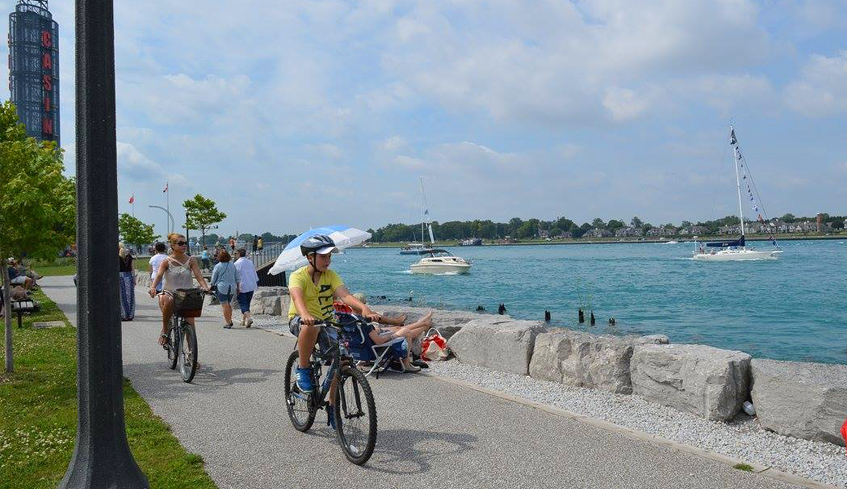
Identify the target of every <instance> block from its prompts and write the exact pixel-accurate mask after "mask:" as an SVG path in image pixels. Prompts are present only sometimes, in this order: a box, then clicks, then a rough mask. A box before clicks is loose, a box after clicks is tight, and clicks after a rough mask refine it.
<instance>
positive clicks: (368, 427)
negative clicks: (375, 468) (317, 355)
mask: <svg viewBox="0 0 847 489" xmlns="http://www.w3.org/2000/svg"><path fill="white" fill-rule="evenodd" d="M335 403H336V407H337V409H335V410H334V415H335V430H336V435H337V437H338V443H339V444H340V445H341V449H342V450H344V456H345V457H347V460H349V461H351V462H353V463H354V464H356V465H362V464H364V463H365V462H367V461H368V459H370V458H371V455H372V454H373V451H374V447H375V446H376V403H375V402H374V395H373V392H372V391H371V386H370V384H368V379H367V378H366V377H365V374H363V373H362V372H360V371H359V370H358V369H356V368H354V367H351V366H345V367H343V368H342V370H341V379H340V381H339V382H338V385H337V386H336V391H335Z"/></svg>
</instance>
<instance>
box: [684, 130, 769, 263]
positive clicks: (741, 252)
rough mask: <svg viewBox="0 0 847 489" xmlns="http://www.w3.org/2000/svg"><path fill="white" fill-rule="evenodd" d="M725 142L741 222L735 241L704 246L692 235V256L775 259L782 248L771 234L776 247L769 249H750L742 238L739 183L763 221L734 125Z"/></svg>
mask: <svg viewBox="0 0 847 489" xmlns="http://www.w3.org/2000/svg"><path fill="white" fill-rule="evenodd" d="M729 144H730V145H731V146H732V153H733V160H734V163H735V187H736V190H737V192H738V220H739V222H740V223H741V237H740V238H738V239H735V240H727V241H717V242H707V243H705V245H704V244H702V243H699V242H698V241H697V236H695V237H694V259H695V260H699V261H744V260H775V259H777V258H779V255H780V254H782V250H780V249H779V245H777V244H776V239H774V238H773V237H771V241H772V242H773V244H774V245H775V246H776V247H777V249H775V250H771V251H762V250H754V249H753V248H751V247H748V246H747V243H746V241H745V238H744V235H745V232H744V231H745V229H744V210H743V208H744V206H743V204H742V200H741V186H742V182H743V183H744V187H745V189H746V191H747V196H748V197H749V200H750V207H751V208H752V209H753V212H754V213H755V214H756V219H757V220H758V221H759V222H761V223H762V224H764V223H765V217H764V214H765V211H764V208H763V207H760V205H759V204H758V203H757V202H756V197H757V196H758V191H755V189H756V186H755V184H754V183H753V178H752V175H751V174H750V170H749V167H748V166H747V161H746V160H745V159H744V156H743V155H742V154H741V149H740V148H739V146H738V138H736V137H735V128H734V127H732V126H730V127H729Z"/></svg>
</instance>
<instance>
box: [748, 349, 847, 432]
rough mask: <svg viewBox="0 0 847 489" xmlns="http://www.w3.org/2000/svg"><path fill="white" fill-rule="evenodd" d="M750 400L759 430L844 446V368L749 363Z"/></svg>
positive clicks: (846, 377)
mask: <svg viewBox="0 0 847 489" xmlns="http://www.w3.org/2000/svg"><path fill="white" fill-rule="evenodd" d="M752 372H753V389H752V391H751V397H752V399H753V405H754V406H755V407H756V415H757V416H758V418H759V422H760V423H761V425H762V427H763V428H765V429H767V430H771V431H775V432H777V433H780V434H783V435H788V436H793V437H796V438H803V439H806V440H822V441H828V442H830V443H835V444H838V445H841V446H844V439H843V438H842V437H841V434H840V429H841V425H842V424H843V423H844V419H845V418H847V366H845V365H824V364H820V363H800V362H781V361H777V360H759V359H756V360H753V363H752Z"/></svg>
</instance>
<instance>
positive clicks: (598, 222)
mask: <svg viewBox="0 0 847 489" xmlns="http://www.w3.org/2000/svg"><path fill="white" fill-rule="evenodd" d="M591 225H592V226H594V227H595V228H597V229H606V223H605V222H603V220H602V219H600V218H599V217H596V218H594V220H593V221H591Z"/></svg>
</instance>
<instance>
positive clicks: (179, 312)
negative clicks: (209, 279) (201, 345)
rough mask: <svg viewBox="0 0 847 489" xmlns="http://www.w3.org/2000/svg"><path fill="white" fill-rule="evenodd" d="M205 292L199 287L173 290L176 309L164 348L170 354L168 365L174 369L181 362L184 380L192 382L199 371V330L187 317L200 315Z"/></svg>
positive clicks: (180, 369) (180, 367)
mask: <svg viewBox="0 0 847 489" xmlns="http://www.w3.org/2000/svg"><path fill="white" fill-rule="evenodd" d="M205 294H206V292H204V291H203V290H202V289H197V288H192V289H176V290H175V291H174V292H173V298H174V309H173V314H172V315H171V323H170V325H169V326H168V332H167V335H168V338H167V340H166V342H165V345H164V349H165V350H166V351H167V354H168V366H169V367H170V368H171V370H173V369H175V368H176V366H177V364H179V372H180V374H181V375H182V380H183V381H184V382H191V380H192V379H194V374H195V373H197V330H196V329H195V327H194V325H192V324H190V323H189V322H188V321H187V320H186V318H196V317H200V315H201V314H202V313H203V299H204V298H205Z"/></svg>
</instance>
